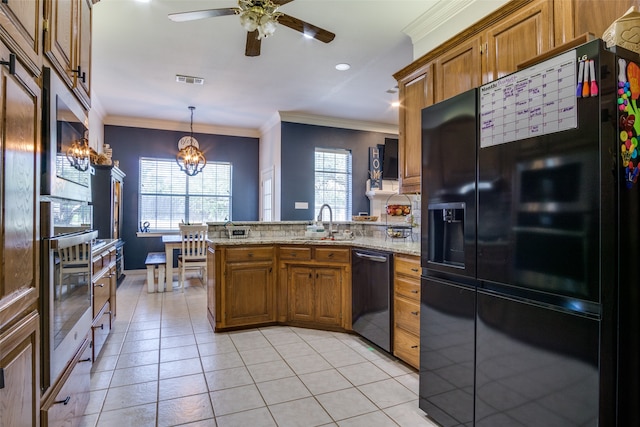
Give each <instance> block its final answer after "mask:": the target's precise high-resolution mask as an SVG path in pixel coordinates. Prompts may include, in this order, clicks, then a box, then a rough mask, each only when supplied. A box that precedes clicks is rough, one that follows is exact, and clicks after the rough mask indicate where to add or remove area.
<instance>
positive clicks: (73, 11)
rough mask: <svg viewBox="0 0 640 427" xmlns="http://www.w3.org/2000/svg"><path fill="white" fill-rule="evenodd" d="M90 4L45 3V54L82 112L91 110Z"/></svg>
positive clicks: (71, 0) (81, 0)
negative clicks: (80, 104) (84, 109)
mask: <svg viewBox="0 0 640 427" xmlns="http://www.w3.org/2000/svg"><path fill="white" fill-rule="evenodd" d="M93 3H95V1H92V0H47V3H46V8H45V20H46V21H45V22H46V24H45V29H46V31H45V37H44V45H45V54H46V55H47V58H49V60H50V61H51V64H52V65H53V67H54V68H55V69H56V70H57V71H58V74H60V77H61V78H62V80H63V81H64V82H65V83H66V84H67V85H68V86H69V87H70V88H71V89H72V90H73V92H74V93H75V94H76V96H77V97H78V98H79V99H80V101H81V102H82V104H83V105H84V107H85V108H87V109H89V108H90V107H91V89H90V88H91V84H90V83H91V8H92V5H93Z"/></svg>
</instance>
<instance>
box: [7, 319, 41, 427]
mask: <svg viewBox="0 0 640 427" xmlns="http://www.w3.org/2000/svg"><path fill="white" fill-rule="evenodd" d="M39 322H40V321H39V317H38V313H36V312H32V313H31V314H29V315H28V316H27V317H26V318H25V319H24V320H22V321H21V322H20V323H18V324H17V325H16V326H14V327H12V328H11V329H10V330H9V331H7V332H5V333H4V334H2V335H0V369H2V376H3V377H4V386H3V387H1V388H0V426H25V427H27V426H31V427H36V426H39V425H40V412H39V411H40V371H39V369H40V351H39V345H40V329H39Z"/></svg>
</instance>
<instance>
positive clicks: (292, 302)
mask: <svg viewBox="0 0 640 427" xmlns="http://www.w3.org/2000/svg"><path fill="white" fill-rule="evenodd" d="M288 276H289V320H291V321H294V322H313V320H314V278H313V269H311V268H308V267H289V272H288Z"/></svg>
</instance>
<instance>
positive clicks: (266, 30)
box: [258, 17, 276, 39]
mask: <svg viewBox="0 0 640 427" xmlns="http://www.w3.org/2000/svg"><path fill="white" fill-rule="evenodd" d="M264 18H265V17H263V19H262V20H261V21H262V22H261V23H260V26H259V27H258V33H259V35H258V38H259V39H262V38H265V37H269V36H271V35H273V33H274V32H275V31H276V22H275V21H274V20H271V19H264Z"/></svg>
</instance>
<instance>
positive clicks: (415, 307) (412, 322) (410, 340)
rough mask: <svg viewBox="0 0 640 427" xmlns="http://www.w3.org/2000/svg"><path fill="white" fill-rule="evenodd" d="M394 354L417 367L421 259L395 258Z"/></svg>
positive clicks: (399, 256) (407, 256) (418, 357)
mask: <svg viewBox="0 0 640 427" xmlns="http://www.w3.org/2000/svg"><path fill="white" fill-rule="evenodd" d="M393 289H394V296H393V305H394V308H393V324H394V327H393V354H394V355H395V356H396V357H398V358H400V359H402V360H404V361H405V362H407V363H408V364H410V365H411V366H413V367H414V368H416V369H418V368H419V366H420V257H417V256H410V255H396V256H395V260H394V277H393Z"/></svg>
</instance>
